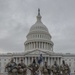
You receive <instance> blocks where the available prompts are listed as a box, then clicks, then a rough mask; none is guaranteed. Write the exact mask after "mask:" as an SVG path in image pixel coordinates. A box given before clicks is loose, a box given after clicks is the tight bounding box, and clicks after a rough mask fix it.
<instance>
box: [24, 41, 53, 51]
mask: <svg viewBox="0 0 75 75" xmlns="http://www.w3.org/2000/svg"><path fill="white" fill-rule="evenodd" d="M52 47H53V46H52V45H51V44H50V43H47V42H30V43H27V44H25V50H31V49H35V48H40V49H46V50H52V49H53V48H52ZM51 48H52V49H51Z"/></svg>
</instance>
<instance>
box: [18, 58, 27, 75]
mask: <svg viewBox="0 0 75 75" xmlns="http://www.w3.org/2000/svg"><path fill="white" fill-rule="evenodd" d="M18 75H27V67H26V65H25V64H24V63H23V60H22V59H21V63H19V64H18Z"/></svg>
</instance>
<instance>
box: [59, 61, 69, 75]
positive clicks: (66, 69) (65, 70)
mask: <svg viewBox="0 0 75 75" xmlns="http://www.w3.org/2000/svg"><path fill="white" fill-rule="evenodd" d="M60 73H61V75H70V68H69V66H68V64H65V61H64V60H63V61H62V65H61V66H60Z"/></svg>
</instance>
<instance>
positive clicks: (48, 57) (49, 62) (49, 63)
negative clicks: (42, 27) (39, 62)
mask: <svg viewBox="0 0 75 75" xmlns="http://www.w3.org/2000/svg"><path fill="white" fill-rule="evenodd" d="M48 65H50V58H49V57H48Z"/></svg>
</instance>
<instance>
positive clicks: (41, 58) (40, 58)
mask: <svg viewBox="0 0 75 75" xmlns="http://www.w3.org/2000/svg"><path fill="white" fill-rule="evenodd" d="M42 60H43V57H42V54H40V57H39V59H38V64H40V63H41V62H42Z"/></svg>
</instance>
